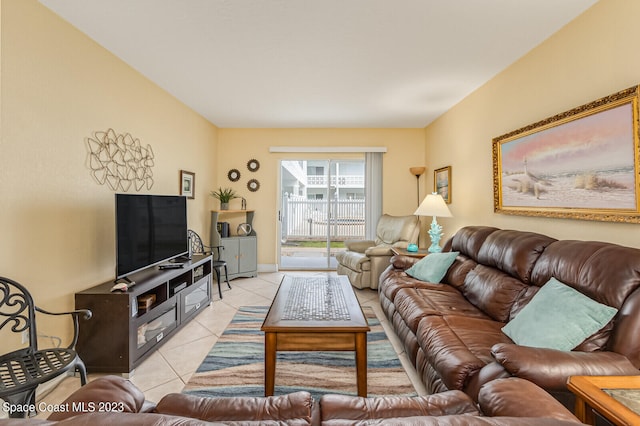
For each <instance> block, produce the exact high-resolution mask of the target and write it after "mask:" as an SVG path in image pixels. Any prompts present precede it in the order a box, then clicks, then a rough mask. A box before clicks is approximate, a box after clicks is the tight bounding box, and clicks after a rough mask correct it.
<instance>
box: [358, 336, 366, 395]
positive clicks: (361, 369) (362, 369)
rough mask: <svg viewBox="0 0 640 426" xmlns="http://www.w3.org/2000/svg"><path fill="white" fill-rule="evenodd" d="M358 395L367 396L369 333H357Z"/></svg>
mask: <svg viewBox="0 0 640 426" xmlns="http://www.w3.org/2000/svg"><path fill="white" fill-rule="evenodd" d="M356 376H357V381H358V396H364V397H366V396H367V333H356Z"/></svg>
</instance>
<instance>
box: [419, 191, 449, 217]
mask: <svg viewBox="0 0 640 426" xmlns="http://www.w3.org/2000/svg"><path fill="white" fill-rule="evenodd" d="M413 214H414V215H416V216H438V217H452V216H453V215H452V214H451V212H450V211H449V207H447V203H445V201H444V198H442V195H440V194H438V193H437V192H433V193H431V194H429V195H427V196H426V197H425V198H424V200H422V203H420V205H419V206H418V208H417V209H416V211H415V212H414V213H413Z"/></svg>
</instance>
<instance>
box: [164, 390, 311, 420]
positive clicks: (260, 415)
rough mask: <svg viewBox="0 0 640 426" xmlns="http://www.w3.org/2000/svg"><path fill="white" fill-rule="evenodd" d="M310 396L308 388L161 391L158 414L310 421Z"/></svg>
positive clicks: (203, 417) (222, 418)
mask: <svg viewBox="0 0 640 426" xmlns="http://www.w3.org/2000/svg"><path fill="white" fill-rule="evenodd" d="M312 410H313V399H312V397H311V394H310V393H309V392H302V391H301V392H294V393H290V394H287V395H280V396H270V397H264V398H261V397H233V398H205V397H199V396H195V395H185V394H179V393H172V394H168V395H165V396H164V397H163V398H162V399H161V400H160V402H158V406H157V408H156V411H157V412H158V413H160V414H169V415H173V416H184V417H191V418H196V419H200V420H204V421H208V422H211V421H213V422H215V421H224V422H231V421H236V422H243V424H245V422H256V423H255V424H288V425H301V426H302V425H310V424H312V417H313V412H312Z"/></svg>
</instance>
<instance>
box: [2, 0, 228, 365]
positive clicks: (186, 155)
mask: <svg viewBox="0 0 640 426" xmlns="http://www.w3.org/2000/svg"><path fill="white" fill-rule="evenodd" d="M1 7H2V14H1V18H2V21H1V27H0V28H1V42H2V44H1V45H0V54H1V78H2V81H1V90H2V92H1V100H2V107H1V116H0V122H1V123H2V127H1V133H0V136H1V139H0V193H1V197H0V200H1V202H2V204H1V205H0V275H3V276H6V277H10V278H13V279H15V280H17V281H19V282H22V283H24V284H25V285H27V286H28V288H29V289H30V291H31V292H32V293H33V295H34V297H35V299H36V301H37V303H38V305H40V306H41V307H43V308H45V309H50V310H68V309H70V308H73V304H74V302H73V294H74V292H76V291H78V290H83V289H86V288H88V287H91V286H93V285H96V284H99V283H100V282H102V281H106V280H109V279H113V278H114V272H115V256H114V253H115V238H114V222H115V221H114V192H115V191H112V190H111V189H110V188H109V187H108V186H106V185H105V186H100V185H98V184H97V183H96V182H95V181H94V180H93V178H92V177H91V175H90V174H89V169H88V168H87V161H86V160H87V147H86V140H87V138H88V137H89V136H91V135H92V134H93V132H95V131H98V130H102V131H104V130H107V129H108V128H113V129H114V130H115V131H116V132H118V133H127V132H128V133H131V134H132V135H133V136H134V137H136V138H139V139H140V141H141V142H142V143H143V144H150V145H151V146H152V148H153V150H154V153H155V166H154V167H153V173H154V179H155V184H154V185H153V187H152V189H151V190H150V191H146V190H144V191H142V192H144V193H146V192H150V193H156V194H177V193H179V186H178V179H179V170H180V169H186V170H189V171H192V172H195V173H196V191H197V194H196V198H195V200H189V202H188V209H189V225H190V226H191V227H193V228H195V229H199V230H207V231H208V220H209V214H208V212H209V210H210V209H211V207H212V206H213V203H212V200H211V197H209V196H208V190H209V188H210V187H211V185H212V184H214V183H215V179H216V176H215V173H214V170H213V168H212V167H211V164H212V163H213V162H214V161H215V158H214V156H215V150H216V148H217V128H216V127H215V126H213V125H212V124H211V123H209V122H207V121H206V120H204V119H203V118H202V117H201V116H199V115H197V114H195V113H194V112H193V111H191V110H190V109H188V108H187V107H186V106H184V105H183V104H181V103H180V102H178V101H177V100H176V99H175V98H173V97H172V96H170V95H169V94H167V93H166V92H164V91H163V90H161V89H159V88H158V87H157V86H155V85H154V84H152V83H151V82H149V80H147V79H146V78H144V77H143V76H141V75H140V74H139V73H137V72H136V71H135V70H133V69H132V68H130V67H129V66H127V65H126V64H124V63H123V62H122V61H120V60H119V59H117V58H116V57H114V56H113V55H112V54H110V53H109V52H107V51H106V50H104V49H103V48H102V47H100V46H99V45H97V44H96V43H94V42H93V41H91V40H90V39H89V38H87V37H86V36H85V35H83V34H81V33H80V32H79V31H77V30H76V29H75V28H74V27H72V26H70V25H69V24H67V23H66V22H64V21H62V20H61V19H59V18H58V17H57V16H56V15H55V14H53V13H52V12H50V11H49V10H48V9H46V8H45V7H43V6H42V5H40V4H39V3H38V2H37V1H36V0H2V3H1ZM129 193H135V191H134V190H129ZM67 321H68V320H67ZM62 324H64V325H62ZM39 325H40V330H39V332H41V333H43V334H55V335H59V336H63V337H65V336H68V332H69V330H70V327H69V323H68V322H66V321H63V322H60V321H58V320H47V322H41V323H40V324H39ZM2 333H3V334H2V339H0V340H2V341H3V343H0V346H3V344H6V343H5V342H6V339H5V338H6V336H5V332H4V331H3V332H2ZM0 353H4V351H3V350H2V349H0Z"/></svg>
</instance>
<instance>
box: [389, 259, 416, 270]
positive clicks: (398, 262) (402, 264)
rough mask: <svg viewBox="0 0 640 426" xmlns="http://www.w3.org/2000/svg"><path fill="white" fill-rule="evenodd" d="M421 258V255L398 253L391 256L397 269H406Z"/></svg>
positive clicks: (392, 262)
mask: <svg viewBox="0 0 640 426" xmlns="http://www.w3.org/2000/svg"><path fill="white" fill-rule="evenodd" d="M420 260H421V259H420V258H419V257H412V256H403V255H396V256H393V257H392V258H391V260H390V262H391V264H392V265H393V267H394V268H395V269H400V270H402V271H405V270H407V269H409V268H411V267H412V266H413V265H415V264H416V263H418V262H419V261H420Z"/></svg>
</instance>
